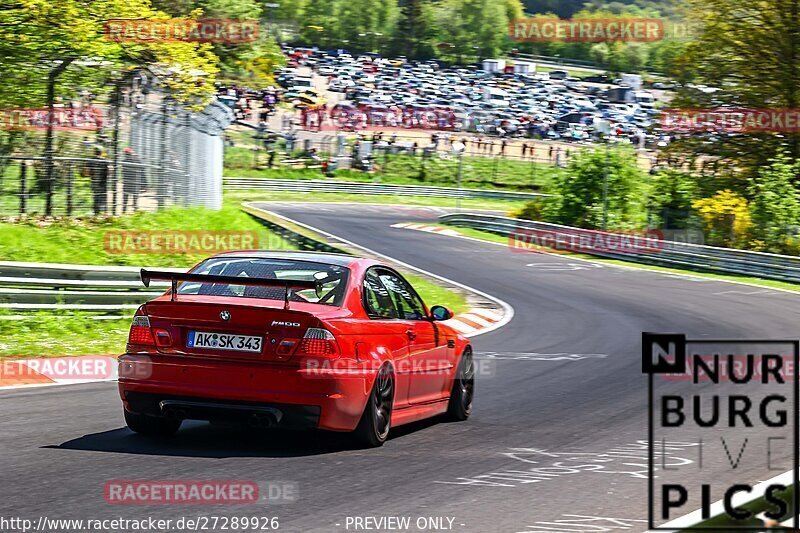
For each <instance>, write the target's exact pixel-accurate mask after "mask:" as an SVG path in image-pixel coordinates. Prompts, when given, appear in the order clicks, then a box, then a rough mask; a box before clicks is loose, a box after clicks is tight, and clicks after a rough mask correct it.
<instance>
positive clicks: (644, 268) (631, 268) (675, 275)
mask: <svg viewBox="0 0 800 533" xmlns="http://www.w3.org/2000/svg"><path fill="white" fill-rule="evenodd" d="M447 236H448V237H455V238H457V239H465V240H468V241H476V242H481V243H484V244H491V245H493V246H502V247H504V248H507V247H508V245H507V244H503V243H500V242H495V241H489V240H485V239H479V238H477V237H469V236H467V235H462V234H461V233H458V234H457V235H447ZM537 253H542V254H547V255H550V256H553V257H557V258H560V259H564V260H566V261H581V262H584V263H591V264H593V265H595V266H596V267H597V268H601V267H608V268H618V269H621V270H628V271H633V272H650V273H654V274H660V275H662V276H665V277H670V278H678V279H684V280H687V281H696V282H715V281H716V282H718V283H730V284H733V285H742V286H746V287H758V288H759V289H768V290H771V291H777V292H785V293H789V294H794V295H797V294H800V291H793V290H790V289H782V288H780V287H765V286H764V285H758V284H756V283H750V282H748V281H736V280H730V279H719V278H711V277H705V276H698V275H696V274H684V273H682V272H666V271H663V270H656V269H653V268H648V266H647V265H641V266H627V265H617V264H613V263H605V262H603V261H597V260H595V259H586V258H583V257H572V256H565V255H564V254H559V253H555V252H546V251H543V250H538V251H537Z"/></svg>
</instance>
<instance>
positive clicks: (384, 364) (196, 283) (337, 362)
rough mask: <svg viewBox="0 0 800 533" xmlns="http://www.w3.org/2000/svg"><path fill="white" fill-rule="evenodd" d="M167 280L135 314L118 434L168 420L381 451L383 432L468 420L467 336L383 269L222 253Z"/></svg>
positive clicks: (345, 261) (164, 426)
mask: <svg viewBox="0 0 800 533" xmlns="http://www.w3.org/2000/svg"><path fill="white" fill-rule="evenodd" d="M152 279H162V280H168V281H170V282H171V288H170V289H169V290H167V292H165V294H164V295H162V296H160V297H158V298H156V299H154V300H152V301H150V302H148V303H146V304H144V305H142V306H141V307H140V308H139V309H138V311H137V312H136V315H135V316H134V319H133V323H132V325H131V330H130V335H129V339H128V345H127V350H126V353H125V355H123V356H121V357H120V358H119V365H120V368H119V391H120V395H121V398H122V402H123V405H124V411H125V420H126V422H127V424H128V427H130V429H132V430H133V431H135V432H138V433H144V434H158V435H169V434H172V433H174V432H176V431H177V430H178V429H179V428H180V425H181V422H182V421H183V420H186V419H192V420H210V421H216V420H222V421H226V422H243V423H248V424H250V425H252V426H256V427H277V428H281V427H284V428H320V429H326V430H334V431H348V432H354V435H355V436H356V437H357V438H358V439H359V440H360V441H362V442H363V443H366V444H368V445H371V446H380V445H381V444H383V442H384V441H385V440H386V438H387V435H388V433H389V430H390V428H391V427H394V426H399V425H401V424H406V423H409V422H413V421H417V420H420V419H423V418H428V417H432V416H436V415H440V414H445V415H447V416H448V417H449V418H450V419H454V420H465V419H467V418H468V417H469V415H470V412H471V410H472V399H473V392H474V363H473V359H472V350H471V348H470V346H469V343H468V341H467V339H466V338H464V337H463V336H462V335H461V334H459V333H458V332H456V331H455V330H454V329H453V328H451V327H450V326H448V325H447V324H446V323H444V322H442V321H444V320H447V319H449V318H451V317H452V313H451V311H450V310H448V309H447V308H445V307H442V306H433V307H431V308H428V307H427V306H426V305H425V303H424V302H423V301H422V299H421V298H420V297H419V295H418V294H417V293H416V291H415V290H414V288H413V287H412V286H411V285H410V284H409V283H408V281H406V280H405V279H404V278H403V276H402V275H400V274H399V273H398V272H397V271H396V270H394V269H392V268H391V267H390V266H388V265H385V264H383V263H380V262H378V261H374V260H371V259H361V258H355V257H352V256H347V255H339V254H321V253H312V252H265V251H255V252H245V251H242V252H232V253H224V254H219V255H216V256H213V257H211V258H209V259H206V260H205V261H203V262H201V263H199V264H198V265H197V266H195V267H194V268H193V269H192V270H190V271H189V273H186V274H182V273H171V272H155V271H146V270H142V281H143V282H144V284H145V285H146V286H149V284H150V280H152Z"/></svg>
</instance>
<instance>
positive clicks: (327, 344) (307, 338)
mask: <svg viewBox="0 0 800 533" xmlns="http://www.w3.org/2000/svg"><path fill="white" fill-rule="evenodd" d="M338 353H339V346H338V345H337V344H336V337H334V336H333V333H331V332H330V331H328V330H327V329H322V328H308V330H306V334H305V335H304V336H303V340H301V341H300V345H299V346H298V347H297V352H296V353H295V355H327V356H330V355H337V354H338Z"/></svg>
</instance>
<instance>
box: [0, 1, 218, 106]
mask: <svg viewBox="0 0 800 533" xmlns="http://www.w3.org/2000/svg"><path fill="white" fill-rule="evenodd" d="M168 18H169V15H167V14H166V13H163V12H158V11H155V10H153V9H152V8H151V7H150V3H149V1H148V0H93V1H92V2H87V1H85V0H59V1H58V2H52V1H50V0H20V1H19V2H17V3H15V4H12V5H11V6H10V7H4V8H2V9H0V78H2V80H3V83H2V84H0V106H2V107H42V106H45V105H46V104H47V93H48V82H47V80H48V75H49V74H50V73H51V72H52V71H53V69H54V68H58V67H59V66H63V65H65V64H66V63H68V67H67V68H64V69H63V72H61V73H60V75H59V76H58V77H57V78H56V79H55V94H57V95H61V96H63V97H71V96H73V95H75V94H76V92H77V91H79V90H82V89H89V90H92V91H93V92H95V93H102V92H103V91H109V90H110V88H111V83H110V82H111V81H113V80H114V79H117V78H119V77H120V76H122V75H123V72H124V71H125V70H126V69H128V68H129V67H131V66H146V67H148V68H151V69H154V70H157V71H158V72H159V73H160V77H161V79H162V82H163V83H164V85H165V86H167V87H168V88H169V89H170V90H171V91H172V92H173V97H174V98H175V99H176V100H178V101H182V102H185V103H187V104H190V105H196V106H201V105H204V104H205V103H207V101H208V99H209V98H210V95H211V94H212V93H213V89H214V85H213V84H214V77H215V75H216V73H217V72H218V68H217V57H216V56H215V55H214V53H213V52H212V50H211V46H210V45H208V44H198V43H190V42H162V43H152V44H151V43H117V42H114V41H112V40H110V39H108V38H106V35H105V33H104V24H105V22H106V21H108V20H109V19H152V20H165V19H168Z"/></svg>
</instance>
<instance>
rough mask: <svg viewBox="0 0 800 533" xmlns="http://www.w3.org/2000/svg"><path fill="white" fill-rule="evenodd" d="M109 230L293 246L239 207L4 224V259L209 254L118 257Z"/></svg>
mask: <svg viewBox="0 0 800 533" xmlns="http://www.w3.org/2000/svg"><path fill="white" fill-rule="evenodd" d="M107 231H148V232H159V231H161V232H171V231H253V232H256V233H257V234H258V237H259V244H260V246H261V247H262V248H287V247H289V248H291V246H290V245H289V244H288V243H286V242H285V241H284V240H283V239H281V238H279V237H277V236H276V235H275V234H273V233H271V232H270V231H268V230H266V229H265V228H264V226H262V225H261V224H259V223H258V222H257V221H255V220H253V219H252V218H251V217H250V216H249V215H247V214H245V213H243V212H242V211H241V210H239V208H238V207H236V206H226V207H225V208H224V209H222V210H221V211H213V210H210V209H204V208H190V209H184V208H172V209H166V210H164V211H160V212H158V213H145V212H140V213H137V214H135V215H127V216H121V217H109V218H88V219H63V220H58V219H55V220H50V221H47V220H41V219H38V218H31V219H28V220H24V221H20V222H14V223H11V222H0V234H2V235H3V238H2V239H1V240H0V259H2V260H4V261H33V262H45V263H79V264H106V265H133V266H139V265H149V266H169V267H188V266H191V265H193V264H195V263H196V262H197V261H199V260H201V259H204V258H205V257H206V256H207V255H208V254H182V253H172V254H169V253H164V254H157V253H150V254H147V253H145V254H120V253H112V252H109V251H107V250H106V249H105V246H104V234H105V232H107Z"/></svg>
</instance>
